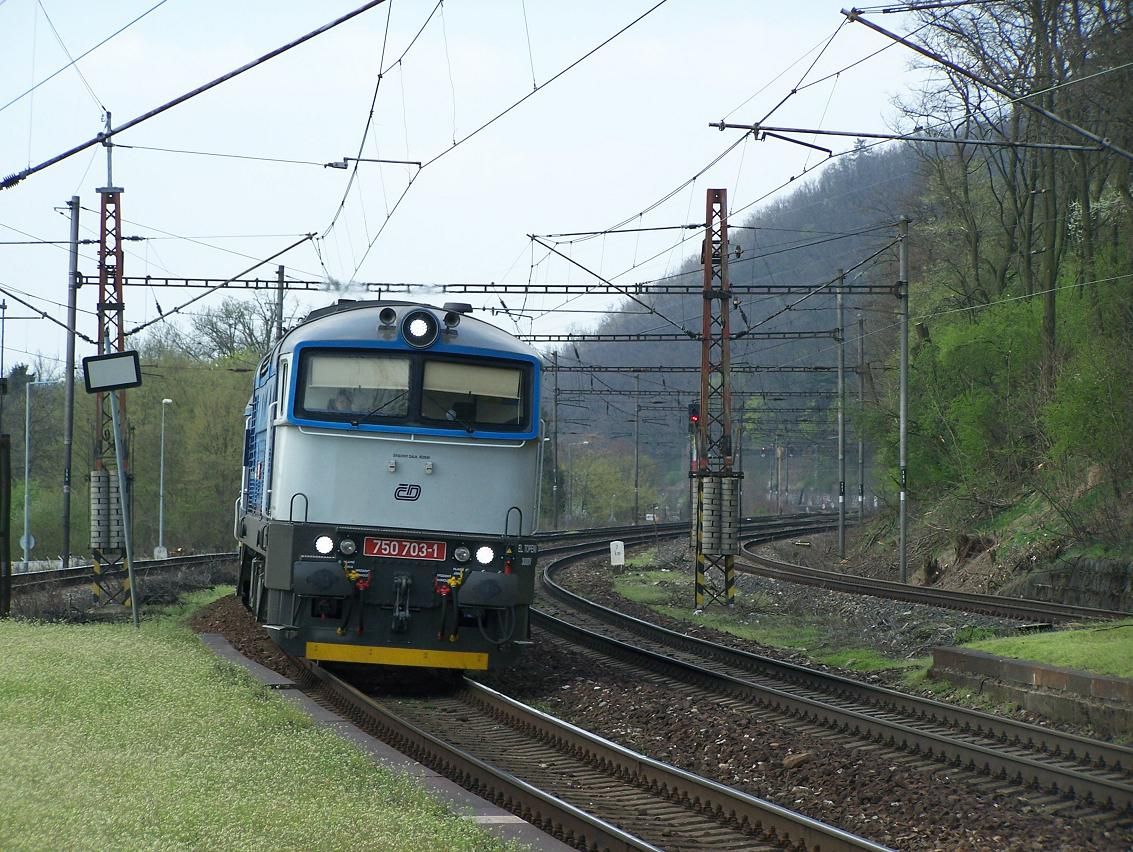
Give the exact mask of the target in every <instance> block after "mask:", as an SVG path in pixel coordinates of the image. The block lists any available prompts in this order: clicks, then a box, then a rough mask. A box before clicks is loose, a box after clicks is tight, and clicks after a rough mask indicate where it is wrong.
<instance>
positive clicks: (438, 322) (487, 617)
mask: <svg viewBox="0 0 1133 852" xmlns="http://www.w3.org/2000/svg"><path fill="white" fill-rule="evenodd" d="M462 316H463V314H462V313H457V312H453V311H445V312H443V313H442V312H438V311H437V310H436V309H433V308H427V307H424V306H419V305H400V304H397V303H378V304H374V303H357V304H356V305H353V306H345V307H340V308H339V309H338V310H335V311H332V312H329V313H328V314H327V315H325V316H323V317H321V318H317V319H316V320H315V321H313V322H312V321H309V322H308V323H307V324H305V326H300V329H299V331H303V332H304V333H302V334H295V332H293V333H292V334H293V335H294V338H293V339H292V340H291V341H290V346H289V347H285V351H281V353H280V354H279V357H278V366H277V369H276V371H275V372H276V376H275V377H274V380H272V379H269V377H268V376H267V375H266V374H265V376H263V382H262V387H259V386H258V388H257V391H258V392H259V393H260V394H261V396H262V399H261V401H260V403H259V404H257V398H256V396H255V395H254V396H253V406H252V409H253V410H252V412H251V416H250V418H249V422H250V426H249V434H248V446H249V448H250V449H249V451H248V452H246V459H245V481H246V482H245V486H246V487H245V489H244V499H245V501H246V502H247V504H248V505H247V506H245V507H243V510H242V511H241V512H240V514H239V522H238V528H237V537H238V538H239V539H240V541H241V543H242V545H243V547H242V553H243V560H242V567H241V588H240V593H241V594H242V595H243V596H244V597H245V600H246V602H247V603H248V606H249V607H250V608H251V609H252V611H253V612H254V613H255V614H256V617H257V618H258V619H259V620H260V621H262V622H263V623H264V624H265V626H266V627H267V628H268V629H269V630H270V631H271V632H272V634H273V636H274V638H275V639H276V641H277V642H278V643H279V644H280V645H281V646H282V647H283V648H284V649H285V650H287V651H289V652H290V653H293V654H296V655H298V656H303V657H306V658H308V659H312V660H325V661H335V662H350V663H369V664H375V665H386V666H421V667H428V668H447V669H470V670H477V669H481V670H482V669H487V668H494V667H497V666H502V665H507V664H509V663H510V662H512V661H513V660H514V659H515V658H516V656H517V655H518V654H519V653H520V651H521V649H522V647H523V646H524V645H526V644H528V642H529V624H528V608H529V606H530V604H531V602H532V598H533V594H534V572H535V563H536V556H537V553H536V551H537V548H536V545H535V540H534V537H533V534H534V531H535V524H536V518H537V514H538V493H539V467H540V461H541V429H540V423H539V420H538V394H539V385H540V374H539V371H540V367H541V364H540V361H539V358H538V356H537V355H536V354H535V353H533V351H531V350H530V349H529V348H528V347H525V346H523V345H522V344H519V343H518V342H517V341H515V340H514V339H512V338H510V337H509V336H507V335H506V334H504V333H503V332H501V331H499V330H498V329H495V328H494V327H492V326H490V325H488V324H486V323H481V322H479V321H470V322H465V323H463V324H462V323H461V318H462ZM458 325H459V326H461V328H460V332H459V333H458V332H457V330H456V328H457V326H458ZM267 372H268V373H270V372H271V370H270V369H269V370H268V371H267ZM257 412H266V413H265V414H264V416H263V417H262V418H257ZM261 421H262V423H261ZM261 425H262V428H261ZM261 434H262V439H258V436H259V435H261ZM257 500H258V502H259V506H258V509H259V511H257V510H256V508H257V507H255V506H253V505H252V504H253V503H255V501H257Z"/></svg>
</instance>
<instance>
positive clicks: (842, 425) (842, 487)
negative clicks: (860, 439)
mask: <svg viewBox="0 0 1133 852" xmlns="http://www.w3.org/2000/svg"><path fill="white" fill-rule="evenodd" d="M845 286H846V273H845V272H843V271H842V270H841V269H839V270H838V295H837V296H836V300H837V305H838V558H839V559H845V558H846V315H845V312H844V310H843V309H844V307H845V306H844V305H843V303H842V290H843V288H845Z"/></svg>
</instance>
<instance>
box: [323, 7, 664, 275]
mask: <svg viewBox="0 0 1133 852" xmlns="http://www.w3.org/2000/svg"><path fill="white" fill-rule="evenodd" d="M667 2H668V0H658V2H657V3H655V4H654V5H653V6H651V7H650V8H648V9H646V10H645V11H644V12H642V13H641V14H640V15H638V16H637V17H636V18H634V19H633V20H632V21H630V22H629V23H628V24H626V25H625V26H623V27H622V28H621V29H619V30H618V31H617V32H615V33H614V34H613V35H611V36H609V37H608V38H606V39H605V40H604V41H602V42H601V43H600V44H598V45H597V46H595V47H593V48H591V49H590V50H588V51H587V52H586V53H584V54H583V55H582V56H580V57H578V58H577V59H575V60H574V61H573V62H571V63H570V64H569V65H566V66H565V67H563V68H561V69H560V70H559V71H558V72H557V73H555V74H554V76H552V77H550V78H548V79H547V80H545V81H544V82H542V83H540V84H539V85H538V86H536V87H535V88H534V89H533V90H532V91H530V92H528V93H527V94H525V95H523V97H521V98H519V99H518V100H516V101H514V102H513V103H512V104H510V105H509V106H507V107H505V108H504V109H503V110H501V111H500V112H498V113H496V114H495V115H494V116H492V117H491V118H489V119H488V120H487V121H485V122H484V123H483V124H481V125H480V126H479V127H477V128H476V129H474V130H472V131H471V132H469V133H467V134H465V135H464V136H462V137H460V138H459V139H454V140H453V144H452V146H451V147H449V148H446V149H444V150H443V151H441V152H440V153H438V154H436V155H435V156H433V157H432V158H431V159H429V160H426V161H425V162H423V163H422V164H421V168H420V169H418V170H417V172H416V174H414V175H413V177H412V178H410V180H409V183H408V184H407V185H406V187H405V190H404V191H403V192H402V194H401V197H399V198H398V200H397V202H396V203H395V204H394V206H393V209H392V210H391V211H390V213H389V215H388V216H387V217H386V219H385V221H384V222H383V223H382V225H381V227H380V228H379V229H378V233H377V234H375V235H374V237H373V238H372V239H371V240H370V241H369V245H367V247H366V251H365V252H363V254H362V258H361V260H359V261H358V263H357V264H355V266H354V272H353V273H352V274H351V278H354V277H355V276H357V274H358V270H359V269H361V268H362V264H363V263H365V262H366V258H367V257H369V254H370V252H371V251H372V250H373V248H374V244H375V243H376V242H377V241H378V239H379V238H380V237H381V235H382V232H383V231H384V230H385V228H386V225H388V224H389V221H390V219H391V218H393V215H394V214H395V213H396V212H397V209H398V207H399V206H400V205H401V202H402V200H403V199H404V198H405V195H406V193H408V192H409V188H410V187H411V186H412V185H413V182H414V181H415V180H416V179H417V178H418V177H420V175H421V173H422V172H423V171H425V169H427V168H428V167H429V166H431V165H433V164H434V163H436V162H437V161H438V160H441V159H442V158H444V157H446V156H448V155H449V154H451V153H452V152H453V151H455V150H456V149H457V148H459V147H460V146H461V145H463V144H464V143H465V142H467V141H469V140H470V139H473V138H475V137H476V136H478V135H479V134H480V133H482V132H483V131H485V130H487V129H488V128H489V127H491V126H492V125H493V124H495V123H496V122H497V121H499V120H500V119H501V118H503V117H504V116H506V115H508V114H509V113H510V112H512V111H513V110H514V109H516V108H517V107H519V106H520V105H521V104H523V103H525V102H526V101H527V100H529V99H530V98H531V97H533V96H534V95H535V94H537V93H538V92H541V91H543V89H545V88H546V87H547V86H549V85H551V83H553V82H555V81H556V80H558V79H559V78H560V77H562V76H563V75H564V74H566V73H567V72H569V71H571V70H572V69H574V68H575V67H577V66H578V65H580V64H581V63H583V62H585V61H586V60H587V59H589V58H590V57H591V56H593V55H594V54H596V53H597V52H598V51H600V50H601V49H602V48H604V47H605V46H606V45H608V44H610V43H611V42H612V41H614V40H615V39H617V38H618V37H619V36H621V35H622V34H623V33H625V32H626V31H628V30H630V29H631V28H632V27H634V26H635V25H637V24H638V23H640V22H641V21H643V20H645V18H647V17H649V15H651V14H653V12H655V11H656V10H657V9H659V8H661V7H662V6H664V5H665V4H666V3H667ZM332 226H333V225H332ZM328 231H329V228H328ZM325 235H326V234H325V232H324V236H325Z"/></svg>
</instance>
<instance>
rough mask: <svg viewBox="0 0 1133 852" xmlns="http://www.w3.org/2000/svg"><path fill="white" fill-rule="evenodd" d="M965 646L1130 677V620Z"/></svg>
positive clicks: (1132, 665)
mask: <svg viewBox="0 0 1133 852" xmlns="http://www.w3.org/2000/svg"><path fill="white" fill-rule="evenodd" d="M966 647H968V648H971V649H973V650H976V651H985V652H987V653H988V654H996V655H998V656H1001V657H1011V658H1013V659H1018V660H1034V661H1035V662H1040V663H1046V664H1048V665H1051V666H1063V667H1064V668H1069V669H1083V670H1085V671H1090V672H1096V673H1098V674H1107V675H1113V676H1114V677H1129V678H1133V620H1129V621H1118V622H1113V623H1111V624H1103V625H1097V626H1093V627H1084V628H1080V629H1077V630H1057V631H1053V632H1051V633H1034V634H1031V635H1029V636H1008V637H1003V638H1000V639H985V640H983V641H980V642H972V643H971V644H969V645H967V646H966Z"/></svg>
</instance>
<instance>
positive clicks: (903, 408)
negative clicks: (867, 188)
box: [897, 216, 909, 583]
mask: <svg viewBox="0 0 1133 852" xmlns="http://www.w3.org/2000/svg"><path fill="white" fill-rule="evenodd" d="M898 233H899V241H898V244H897V300H898V310H899V312H900V315H901V330H900V336H901V390H900V420H899V426H898V428H899V430H900V436H899V444H900V450H899V451H900V459H899V461H898V464H899V465H900V471H899V487H900V501H899V505H898V514H899V518H898V522H899V526H900V536H899V537H900V541H899V544H898V548H899V550H900V555H899V562H900V569H901V572H900V573H901V582H902V583H907V582H909V559H908V552H907V544H908V542H907V538H908V529H909V518H908V513H907V508H906V504H907V503H908V499H907V496H906V489H907V487H908V482H909V479H908V449H909V446H908V444H909V441H908V428H909V220H908V219H907V218H905V217H904V216H902V217H901V223H900V225H899V226H898Z"/></svg>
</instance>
